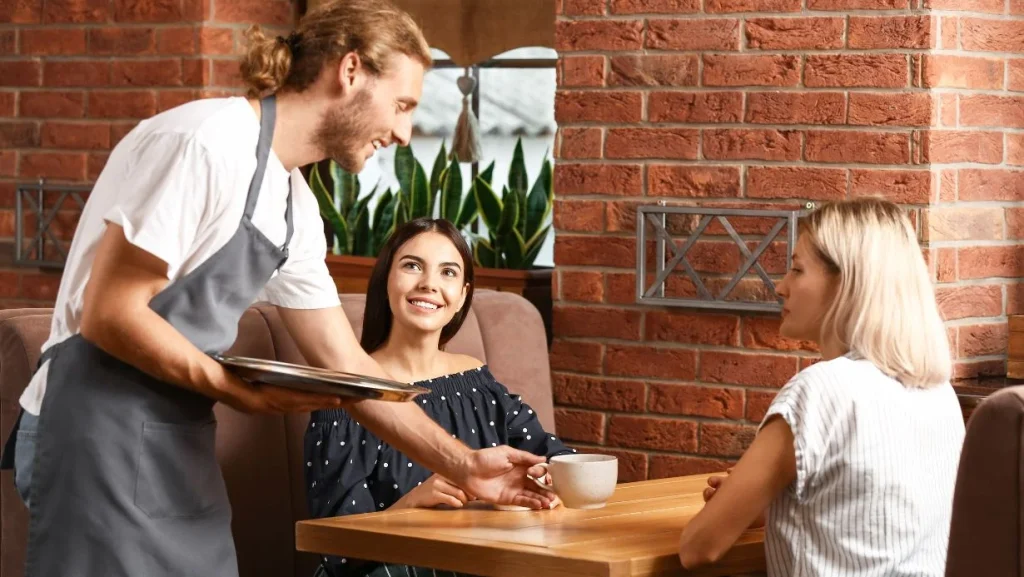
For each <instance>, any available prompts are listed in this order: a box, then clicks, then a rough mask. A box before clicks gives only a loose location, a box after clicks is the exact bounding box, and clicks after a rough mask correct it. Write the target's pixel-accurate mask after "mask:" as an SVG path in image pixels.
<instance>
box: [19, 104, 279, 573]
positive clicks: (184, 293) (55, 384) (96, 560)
mask: <svg viewBox="0 0 1024 577" xmlns="http://www.w3.org/2000/svg"><path fill="white" fill-rule="evenodd" d="M260 107H261V110H262V113H261V122H260V135H259V144H258V145H257V149H256V156H257V165H256V173H255V175H254V176H253V178H252V182H251V183H250V185H249V192H248V196H247V198H246V201H245V213H244V216H243V217H242V220H241V224H240V225H239V227H238V230H237V231H236V232H235V234H234V236H232V237H231V240H230V241H228V243H227V244H226V245H225V246H224V247H223V248H221V249H220V250H219V251H218V252H217V253H216V254H214V255H213V256H212V257H210V259H209V260H207V261H206V262H204V263H202V264H201V265H200V266H199V267H198V268H196V269H195V270H194V271H192V272H191V273H189V274H188V275H186V276H184V277H183V278H181V279H179V280H177V281H174V282H173V283H171V284H169V285H168V286H167V287H166V288H165V289H164V290H163V291H162V292H161V293H160V294H158V295H157V296H155V297H154V298H153V299H152V301H151V302H150V308H152V309H153V310H154V311H155V312H157V313H158V314H159V315H160V316H161V317H163V318H164V319H166V320H167V321H168V322H169V323H170V324H171V325H173V326H174V327H175V328H176V329H177V330H178V331H180V332H181V333H182V334H183V335H185V337H187V338H188V340H189V341H191V342H192V343H193V344H194V345H195V346H196V347H197V348H199V349H200V350H202V351H204V352H206V353H208V354H210V353H217V352H223V351H224V350H226V349H228V348H229V347H230V346H231V345H232V344H233V343H234V341H235V337H236V333H237V330H238V321H239V318H240V317H241V315H242V313H243V312H244V311H245V309H246V308H247V307H248V306H249V305H250V304H252V302H253V300H254V299H255V298H256V296H257V295H258V293H259V291H260V290H262V288H263V287H264V285H265V284H266V283H267V281H268V280H270V277H271V276H272V275H273V273H274V272H275V271H276V270H277V269H278V268H279V267H280V266H281V265H282V264H284V262H285V260H287V258H288V249H287V245H288V242H289V241H290V240H291V236H292V231H293V223H292V198H291V192H290V191H289V193H288V205H287V209H286V211H285V215H284V216H285V220H286V221H287V225H288V227H287V235H286V239H285V245H284V247H278V246H276V245H274V244H273V243H272V242H271V241H270V240H268V239H267V238H266V237H265V236H264V235H263V234H262V233H261V232H260V231H258V230H257V229H256V227H255V226H253V224H252V222H251V220H250V219H251V218H252V214H253V210H254V208H255V207H256V199H257V197H258V195H259V190H260V185H261V184H262V182H263V174H264V172H265V170H266V164H267V156H268V154H269V152H270V143H271V142H272V140H273V133H274V119H275V117H276V114H275V100H274V97H272V96H271V97H268V98H265V99H263V101H261V102H260ZM44 356H45V358H46V359H48V360H49V362H50V365H49V378H48V380H47V384H46V395H45V396H44V397H43V405H42V411H41V413H40V416H39V433H38V445H37V449H36V454H35V462H34V471H33V473H32V483H31V486H30V489H29V495H30V499H31V504H32V506H31V507H30V510H29V515H30V519H29V529H28V533H29V543H28V551H27V560H26V568H25V575H26V577H57V576H58V575H60V576H64V575H84V576H95V577H120V576H125V577H127V576H131V577H164V576H167V577H170V576H172V575H173V576H175V577H178V576H191V575H196V576H199V575H202V576H217V577H228V576H231V577H235V576H237V575H238V565H237V561H236V558H235V546H234V541H233V539H232V536H231V506H230V504H229V502H228V496H227V491H226V489H225V485H224V480H223V478H222V476H221V471H220V467H219V466H218V464H217V459H216V456H215V454H214V444H215V441H214V436H215V430H216V426H217V424H216V420H215V418H214V414H213V405H214V401H213V400H212V399H209V398H207V397H205V396H203V395H199V394H197V393H194V392H192V391H189V390H186V389H184V388H181V387H177V386H174V385H171V384H168V383H164V382H162V381H159V380H157V379H155V378H153V377H151V376H149V375H147V374H145V373H143V372H142V371H140V370H138V369H136V368H134V367H132V366H130V365H128V364H126V363H124V362H122V361H120V360H118V359H116V358H114V357H112V356H110V355H108V354H107V353H105V352H103V351H102V350H100V349H99V348H98V347H96V346H94V345H93V344H91V343H89V342H88V341H86V340H85V339H84V338H82V337H81V336H80V335H76V336H73V337H71V338H69V339H67V340H65V341H63V342H61V343H60V344H57V345H55V346H53V347H51V348H49V349H47V351H46V352H45V353H44Z"/></svg>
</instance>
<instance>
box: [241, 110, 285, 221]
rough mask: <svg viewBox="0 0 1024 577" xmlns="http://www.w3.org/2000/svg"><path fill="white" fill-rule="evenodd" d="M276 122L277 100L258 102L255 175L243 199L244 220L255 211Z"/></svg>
mask: <svg viewBox="0 0 1024 577" xmlns="http://www.w3.org/2000/svg"><path fill="white" fill-rule="evenodd" d="M275 120H277V100H276V98H275V97H274V95H273V94H271V95H270V96H267V97H264V98H263V99H262V100H260V138H259V140H258V141H257V142H256V173H255V174H253V177H252V181H251V182H250V183H249V194H248V195H247V196H246V197H245V213H244V214H245V218H247V219H251V218H252V213H253V212H254V211H255V210H256V199H257V198H258V197H259V195H260V188H261V187H262V186H263V175H264V174H265V173H266V172H267V158H268V157H269V156H270V144H271V143H272V142H273V141H274V121H275Z"/></svg>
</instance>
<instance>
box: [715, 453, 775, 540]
mask: <svg viewBox="0 0 1024 577" xmlns="http://www.w3.org/2000/svg"><path fill="white" fill-rule="evenodd" d="M730 474H732V467H729V468H728V469H726V470H725V475H712V476H710V477H708V486H707V487H705V488H704V493H703V497H704V502H705V503H707V502H708V501H710V500H711V498H712V497H714V496H715V493H717V492H718V489H720V488H721V487H722V484H723V483H725V481H726V480H727V479H728V478H729V475H730ZM764 521H765V517H764V513H761V515H759V516H758V517H757V519H755V520H754V522H753V523H751V525H750V527H751V528H757V527H764Z"/></svg>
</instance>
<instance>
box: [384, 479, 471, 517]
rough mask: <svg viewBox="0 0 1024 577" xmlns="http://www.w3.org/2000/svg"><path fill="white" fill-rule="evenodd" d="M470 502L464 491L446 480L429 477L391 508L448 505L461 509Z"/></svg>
mask: <svg viewBox="0 0 1024 577" xmlns="http://www.w3.org/2000/svg"><path fill="white" fill-rule="evenodd" d="M472 500H473V499H472V498H471V497H470V496H469V495H467V494H466V492H465V491H463V490H462V489H460V488H458V487H456V486H455V484H454V483H452V482H451V481H449V480H448V479H445V478H444V477H442V476H441V475H431V476H430V478H429V479H427V480H426V481H424V482H423V484H422V485H419V486H418V487H416V488H415V489H413V490H412V491H409V492H408V493H406V494H405V495H404V496H403V497H402V498H401V499H399V500H398V502H396V503H395V504H394V505H392V506H391V508H392V509H412V508H416V507H420V508H427V507H436V506H438V505H448V506H450V507H454V508H456V509H461V508H462V506H463V505H465V504H466V503H468V502H470V501H472Z"/></svg>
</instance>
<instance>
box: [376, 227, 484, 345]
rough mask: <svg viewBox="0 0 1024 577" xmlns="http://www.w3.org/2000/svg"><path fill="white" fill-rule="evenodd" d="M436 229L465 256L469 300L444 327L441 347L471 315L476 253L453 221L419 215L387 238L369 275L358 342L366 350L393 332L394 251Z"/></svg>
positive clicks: (467, 298)
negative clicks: (391, 282) (390, 294)
mask: <svg viewBox="0 0 1024 577" xmlns="http://www.w3.org/2000/svg"><path fill="white" fill-rule="evenodd" d="M425 232H436V233H438V234H442V235H444V236H445V237H446V238H447V239H448V240H450V241H451V242H452V244H453V245H455V250H457V251H459V254H460V255H461V256H462V270H463V273H462V274H463V277H464V279H465V282H466V284H468V285H469V286H468V287H466V302H465V303H464V304H463V305H462V308H461V309H459V312H457V313H455V316H454V317H452V320H450V321H448V324H446V325H445V326H444V328H443V329H441V341H440V348H441V349H444V345H445V344H447V343H448V341H450V340H451V339H452V337H454V336H455V333H457V332H459V328H461V327H462V323H463V321H465V320H466V316H467V315H468V314H469V306H470V305H471V304H473V284H474V283H473V252H472V251H471V250H470V249H469V245H468V244H466V239H464V238H462V235H461V234H459V231H458V229H456V228H455V225H454V224H452V223H451V222H450V221H447V220H445V219H443V218H437V219H434V218H426V217H423V218H416V219H413V220H410V221H409V222H407V223H405V224H403V225H402V226H399V227H398V228H396V229H395V231H394V232H393V233H391V236H390V237H388V241H387V242H386V243H384V247H383V248H381V250H380V254H379V255H377V263H376V264H375V265H374V266H373V272H372V273H371V274H370V284H369V285H368V286H367V287H366V312H365V314H364V315H363V335H362V337H361V338H360V339H359V344H360V345H362V347H363V350H365V351H366V352H367V353H372V352H374V351H376V350H377V349H379V348H380V347H381V346H383V345H384V343H385V342H386V341H387V340H388V336H390V335H391V325H392V324H393V323H394V320H395V317H394V315H393V314H392V313H391V303H390V301H389V300H388V275H389V274H390V273H391V265H392V263H393V262H394V260H395V253H397V252H398V249H399V248H401V247H402V245H404V244H405V243H407V242H409V241H410V240H412V239H413V238H415V237H417V236H419V235H421V234H423V233H425Z"/></svg>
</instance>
